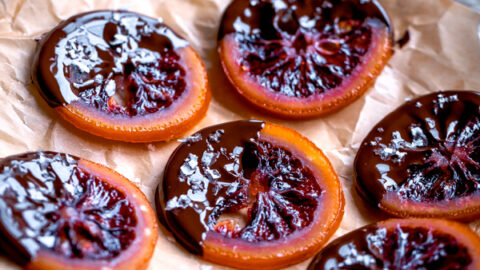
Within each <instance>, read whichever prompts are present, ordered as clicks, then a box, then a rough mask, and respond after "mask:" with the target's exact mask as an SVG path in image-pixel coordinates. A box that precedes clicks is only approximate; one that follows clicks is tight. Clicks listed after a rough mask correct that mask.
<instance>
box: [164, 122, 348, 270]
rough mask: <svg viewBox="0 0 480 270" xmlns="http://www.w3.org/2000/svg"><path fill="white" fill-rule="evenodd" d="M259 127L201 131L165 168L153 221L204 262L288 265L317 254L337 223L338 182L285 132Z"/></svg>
mask: <svg viewBox="0 0 480 270" xmlns="http://www.w3.org/2000/svg"><path fill="white" fill-rule="evenodd" d="M259 123H260V122H251V121H237V122H230V123H225V124H220V125H217V126H213V127H209V128H206V129H204V130H202V131H200V132H198V133H197V134H194V135H192V136H191V137H190V138H189V139H187V140H186V141H185V142H184V144H182V145H181V146H180V147H179V148H177V150H176V151H175V152H174V154H173V155H172V156H171V158H170V160H169V162H168V164H167V167H166V170H165V174H164V181H163V183H162V184H161V185H159V188H158V190H157V209H158V211H159V212H158V214H159V217H160V219H161V220H163V223H164V225H166V227H167V228H168V229H169V230H170V231H172V233H173V235H174V236H175V238H176V239H177V240H178V241H179V242H180V243H181V244H182V245H184V246H185V247H186V248H187V249H189V250H190V251H191V252H194V253H198V254H201V255H202V257H203V258H205V259H206V260H209V261H212V262H215V263H219V264H222V265H227V266H232V267H237V268H243V269H260V268H267V269H272V268H279V267H282V266H286V265H291V264H295V263H298V262H300V261H302V260H305V259H306V258H308V257H310V256H312V255H313V254H314V253H315V252H317V251H318V250H319V249H320V248H321V247H322V246H323V244H324V243H325V242H326V241H327V240H328V238H329V237H330V236H331V235H332V234H333V233H334V232H335V231H336V229H337V228H338V226H339V224H340V221H341V219H342V216H343V207H344V198H343V192H342V189H341V186H340V182H339V180H338V178H337V176H336V174H335V172H334V170H333V168H332V167H331V165H330V163H329V161H328V159H327V158H326V157H325V156H324V155H323V153H322V152H321V150H319V149H318V148H317V147H316V146H315V145H314V144H313V143H312V142H310V141H309V140H308V139H306V138H305V137H303V136H301V135H300V134H298V133H297V132H295V131H293V130H291V129H289V128H285V127H282V126H278V125H275V124H271V123H264V124H262V126H261V127H260V126H259ZM252 126H254V128H253V129H252ZM257 128H258V129H257ZM236 130H242V131H243V132H242V134H249V135H248V136H244V135H242V134H239V133H238V131H236ZM257 130H258V133H256V131H257ZM255 134H258V135H255ZM237 136H239V137H242V136H244V138H243V137H242V138H243V139H241V140H240V139H237V138H239V137H237ZM250 136H251V137H250ZM255 136H258V137H255ZM215 149H217V150H218V151H219V152H216V150H215ZM222 149H223V150H222ZM240 151H243V152H242V153H240ZM217 153H218V154H217ZM210 157H214V158H213V159H209V158H210ZM212 160H213V163H211V161H212ZM205 164H210V165H209V166H206V165H205ZM234 164H237V165H234ZM192 166H193V167H192ZM282 166H287V167H288V168H290V170H289V171H283V172H282V169H280V168H282ZM287 167H284V168H287ZM231 170H233V171H231ZM284 170H285V169H284ZM229 172H234V173H229ZM201 175H204V176H205V178H203V176H201ZM210 176H214V177H213V178H211V179H210V180H207V179H209V178H208V177H210ZM202 179H203V180H202ZM199 183H202V184H199ZM202 198H203V199H202Z"/></svg>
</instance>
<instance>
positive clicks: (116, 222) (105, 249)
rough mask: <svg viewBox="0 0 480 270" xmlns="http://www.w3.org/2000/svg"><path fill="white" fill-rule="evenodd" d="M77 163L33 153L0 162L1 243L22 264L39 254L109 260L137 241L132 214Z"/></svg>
mask: <svg viewBox="0 0 480 270" xmlns="http://www.w3.org/2000/svg"><path fill="white" fill-rule="evenodd" d="M78 161H79V159H78V158H76V157H73V156H70V155H66V154H59V153H54V152H31V153H25V154H20V155H17V156H10V157H7V158H4V159H3V160H1V162H0V211H1V212H0V215H1V219H0V234H1V240H0V245H1V247H2V249H3V250H4V251H5V253H6V254H7V255H8V256H9V257H10V258H11V259H12V260H14V261H16V262H17V263H19V264H20V265H25V264H27V263H28V262H29V261H30V260H31V259H32V258H34V257H35V256H36V254H37V253H38V252H39V251H41V250H50V251H52V252H55V253H56V254H59V255H61V256H64V257H65V258H71V259H83V258H85V259H91V260H111V259H113V258H115V257H117V256H118V255H119V254H120V252H122V251H123V250H125V249H127V248H128V247H129V245H130V243H131V242H132V241H133V239H134V238H135V231H134V229H135V226H136V224H137V220H136V217H135V215H134V213H135V210H134V208H133V206H132V205H131V204H130V202H129V201H128V200H127V199H126V196H125V194H122V193H121V192H119V191H118V190H116V188H115V187H113V186H111V185H110V184H108V183H106V182H104V181H101V180H99V179H97V178H95V177H92V176H90V175H89V174H88V173H85V172H84V171H82V170H81V169H80V168H79V167H78Z"/></svg>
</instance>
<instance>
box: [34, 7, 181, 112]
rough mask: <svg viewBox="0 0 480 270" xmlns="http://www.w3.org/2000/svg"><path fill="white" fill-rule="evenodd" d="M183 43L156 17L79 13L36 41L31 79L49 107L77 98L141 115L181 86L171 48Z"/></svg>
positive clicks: (157, 107) (156, 107)
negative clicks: (36, 46) (38, 41)
mask: <svg viewBox="0 0 480 270" xmlns="http://www.w3.org/2000/svg"><path fill="white" fill-rule="evenodd" d="M186 46H188V42H187V41H185V40H183V39H182V38H180V37H179V36H178V35H176V34H175V33H174V32H173V31H172V30H170V29H169V28H168V27H166V26H165V25H164V24H162V23H161V22H160V21H158V20H155V19H153V18H150V17H146V16H142V15H140V14H136V13H132V12H126V11H94V12H90V13H83V14H79V15H77V16H74V17H71V18H70V19H68V20H66V21H64V22H62V23H60V24H59V25H58V26H57V27H56V28H54V29H53V30H52V31H51V32H50V33H48V34H47V35H45V36H44V37H43V38H42V40H41V41H40V43H39V44H38V48H37V53H36V57H35V63H34V69H33V72H32V73H33V74H32V76H33V79H34V82H35V84H36V85H37V88H38V89H39V91H40V93H41V95H42V96H43V97H44V98H45V100H46V101H47V103H48V104H49V105H50V106H52V107H57V106H61V105H65V104H70V103H72V102H81V103H82V104H85V105H87V106H89V107H93V108H95V109H96V110H99V111H102V112H107V113H113V114H117V115H128V116H136V115H144V114H148V113H153V112H156V111H159V110H162V109H164V108H166V107H168V106H170V105H171V103H172V102H174V101H175V100H176V99H177V98H178V97H179V96H180V95H181V94H182V92H183V91H184V90H185V87H186V82H185V80H184V79H183V77H184V76H185V75H186V71H185V70H184V69H183V67H182V66H180V65H179V63H178V62H179V60H180V56H179V55H178V54H177V53H176V50H177V49H179V48H183V47H186Z"/></svg>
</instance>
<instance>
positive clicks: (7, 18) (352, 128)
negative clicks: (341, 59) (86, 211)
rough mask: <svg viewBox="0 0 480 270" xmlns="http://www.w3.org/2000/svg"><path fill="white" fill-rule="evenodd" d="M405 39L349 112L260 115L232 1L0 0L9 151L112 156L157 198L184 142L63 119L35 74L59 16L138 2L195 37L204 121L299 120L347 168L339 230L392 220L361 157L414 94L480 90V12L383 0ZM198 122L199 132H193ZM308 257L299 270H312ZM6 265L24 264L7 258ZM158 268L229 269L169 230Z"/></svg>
mask: <svg viewBox="0 0 480 270" xmlns="http://www.w3.org/2000/svg"><path fill="white" fill-rule="evenodd" d="M380 2H381V3H382V4H383V5H384V7H385V9H386V10H387V12H388V14H389V15H390V17H391V19H392V22H393V25H394V29H395V35H396V39H399V38H400V37H402V36H403V35H404V33H405V32H406V31H409V33H410V41H409V42H408V43H407V44H406V45H405V46H404V47H403V48H401V49H400V48H398V47H397V48H396V52H395V54H394V56H393V57H392V59H391V60H390V62H389V64H388V66H387V67H386V68H385V70H384V71H383V73H382V74H381V75H380V77H379V78H378V80H377V82H376V84H375V85H374V86H373V87H372V88H371V89H370V91H369V92H368V93H367V94H366V95H365V96H364V97H362V98H361V99H360V100H358V101H357V102H355V103H354V104H352V105H350V106H348V107H347V108H345V109H344V110H342V111H340V112H338V113H336V114H333V115H331V116H328V117H325V118H319V119H314V120H308V121H280V120H278V119H274V118H267V117H265V116H264V115H262V114H258V113H257V112H256V111H255V110H254V109H252V108H250V107H249V106H247V105H246V104H244V103H243V102H242V101H240V100H239V99H238V97H237V96H236V95H235V94H234V92H233V90H232V89H231V86H230V85H229V84H228V82H227V80H226V78H225V76H224V75H223V72H222V70H221V69H220V65H219V62H218V57H217V54H216V40H217V37H216V35H217V30H218V24H219V20H220V17H221V14H222V12H223V10H224V9H225V7H226V6H227V5H228V3H229V0H165V1H161V0H136V1H135V0H110V1H108V0H69V1H56V0H2V1H0V98H1V105H0V156H6V155H11V154H15V153H20V152H24V151H34V150H39V149H44V150H54V151H61V152H67V153H70V154H74V155H77V156H80V157H84V158H87V159H90V160H93V161H95V162H98V163H102V164H105V165H107V166H109V167H111V168H113V169H115V170H117V171H119V172H120V173H122V174H123V175H125V176H126V177H128V178H129V179H131V180H132V181H134V182H136V183H138V185H139V186H140V187H141V188H142V190H143V191H144V192H145V193H146V194H147V196H148V197H149V198H150V199H153V192H154V189H155V187H156V186H157V184H158V182H159V177H160V175H161V174H162V172H163V168H164V166H165V163H166V161H167V159H168V157H169V155H170V153H171V152H172V151H173V149H174V148H175V147H176V146H177V145H178V142H177V141H172V142H168V143H155V144H127V143H119V142H114V141H109V140H105V139H102V138H99V137H95V136H92V135H89V134H87V133H84V132H81V131H79V130H77V129H75V128H74V127H72V126H70V125H69V124H68V123H66V122H65V121H63V120H62V119H60V118H59V117H58V116H57V115H56V114H55V113H54V112H53V111H52V110H51V109H50V107H48V106H47V105H46V103H45V102H44V101H43V100H42V99H41V98H40V96H39V95H38V94H37V91H36V90H35V89H34V88H33V87H32V85H31V81H30V68H31V62H32V55H33V52H34V49H35V41H34V38H35V37H39V36H41V35H42V34H43V33H45V32H47V31H49V30H50V29H51V28H52V27H54V26H55V25H57V24H58V23H59V21H61V20H63V19H66V18H68V17H70V16H71V15H74V14H76V13H79V12H85V11H89V10H94V9H128V10H132V11H136V12H140V13H143V14H146V15H150V16H153V17H156V18H160V17H161V18H163V20H164V22H165V23H167V24H168V25H170V26H171V27H172V28H174V29H175V30H176V31H177V32H178V33H180V34H181V35H183V36H184V37H185V38H186V39H188V40H189V41H190V42H191V44H192V45H193V47H194V48H195V49H196V50H197V51H198V52H199V54H200V55H201V56H202V58H203V60H204V61H205V64H206V66H207V69H208V73H209V81H210V86H211V89H212V92H213V100H212V102H211V104H210V108H209V111H208V114H207V117H206V118H205V119H204V120H203V121H202V122H201V123H200V124H199V125H198V126H196V127H195V130H197V129H200V128H203V127H205V126H208V125H211V124H216V123H221V122H225V121H230V120H235V119H263V120H268V121H273V122H276V123H280V124H283V125H286V126H289V127H291V128H294V129H296V130H298V131H299V132H301V133H302V134H304V135H305V136H307V137H308V138H310V139H311V140H312V141H313V142H315V143H316V144H317V145H318V146H319V147H320V148H321V149H323V150H324V152H325V153H326V154H327V156H328V157H329V158H330V160H331V162H332V164H333V166H334V167H335V170H336V171H337V173H338V175H339V176H340V178H341V180H342V183H343V188H344V191H345V196H346V209H345V210H346V211H345V216H344V219H343V222H342V224H341V227H340V229H339V230H338V231H337V233H336V235H335V236H334V237H337V236H339V235H342V234H344V233H346V232H347V231H350V230H353V229H355V228H358V227H360V226H362V225H364V224H367V223H369V222H373V221H376V220H380V219H383V218H385V216H382V215H381V214H380V213H378V212H377V211H375V210H374V209H372V208H371V207H369V206H367V205H366V204H364V203H363V201H362V200H361V199H359V198H358V196H357V195H356V194H355V193H354V192H352V162H353V158H354V156H355V153H356V151H357V149H358V146H359V144H360V142H361V141H362V139H363V137H364V136H365V135H366V134H367V132H368V131H369V130H370V129H371V127H372V126H373V125H374V124H375V123H376V122H377V121H379V120H380V119H381V118H383V116H384V115H385V114H387V113H388V112H390V111H392V110H393V109H394V108H396V107H397V106H398V105H400V104H401V103H403V102H404V101H405V99H407V98H412V97H415V96H418V95H421V94H425V93H427V92H431V91H436V90H439V89H480V64H479V63H480V43H479V37H478V33H477V32H478V26H479V23H480V14H477V13H475V12H474V11H472V10H470V9H468V8H466V7H464V6H462V5H460V4H457V3H454V2H452V1H451V0H421V1H419V0H380ZM193 132H194V130H192V133H193ZM471 225H472V227H473V228H475V229H477V231H480V223H472V224H471ZM307 264H308V262H304V263H301V264H299V265H297V266H292V267H290V268H289V269H305V267H306V265H307ZM0 269H17V268H16V266H14V265H12V264H11V263H9V262H7V261H6V260H5V259H0ZM150 269H202V270H203V269H224V268H222V267H220V266H217V265H212V264H210V263H208V262H205V261H202V260H201V259H199V258H198V257H195V256H193V255H190V254H189V253H187V252H186V251H184V250H183V249H182V248H181V247H180V246H179V245H178V244H176V243H175V242H174V241H173V240H172V237H171V236H170V235H169V234H168V233H166V232H165V231H163V230H162V232H161V234H160V238H159V240H158V244H157V247H156V250H155V254H154V256H153V259H152V262H151V265H150Z"/></svg>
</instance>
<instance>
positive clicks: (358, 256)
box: [308, 224, 472, 270]
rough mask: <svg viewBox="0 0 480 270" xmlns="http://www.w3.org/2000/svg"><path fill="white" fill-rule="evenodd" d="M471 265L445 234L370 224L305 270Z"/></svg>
mask: <svg viewBox="0 0 480 270" xmlns="http://www.w3.org/2000/svg"><path fill="white" fill-rule="evenodd" d="M471 261H472V258H471V257H470V253H469V252H468V250H467V248H466V247H465V246H463V245H462V244H460V243H458V241H457V240H456V239H455V238H454V237H452V236H451V235H449V234H446V233H444V232H441V231H437V230H433V229H427V228H412V227H401V226H398V227H395V228H386V227H382V226H380V227H379V226H378V225H377V224H371V225H367V226H365V227H363V228H360V229H357V230H355V231H353V232H350V233H348V234H346V235H344V236H342V237H340V238H338V239H336V240H335V241H333V242H332V243H330V244H329V245H328V246H326V247H325V248H323V249H322V251H320V253H319V254H318V255H317V256H315V258H314V259H313V261H312V262H311V263H310V266H309V267H308V270H333V269H335V270H359V269H362V270H363V269H365V270H367V269H369V270H377V269H378V270H382V269H383V270H388V269H425V270H437V269H466V267H467V266H468V265H469V264H470V263H471Z"/></svg>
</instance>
